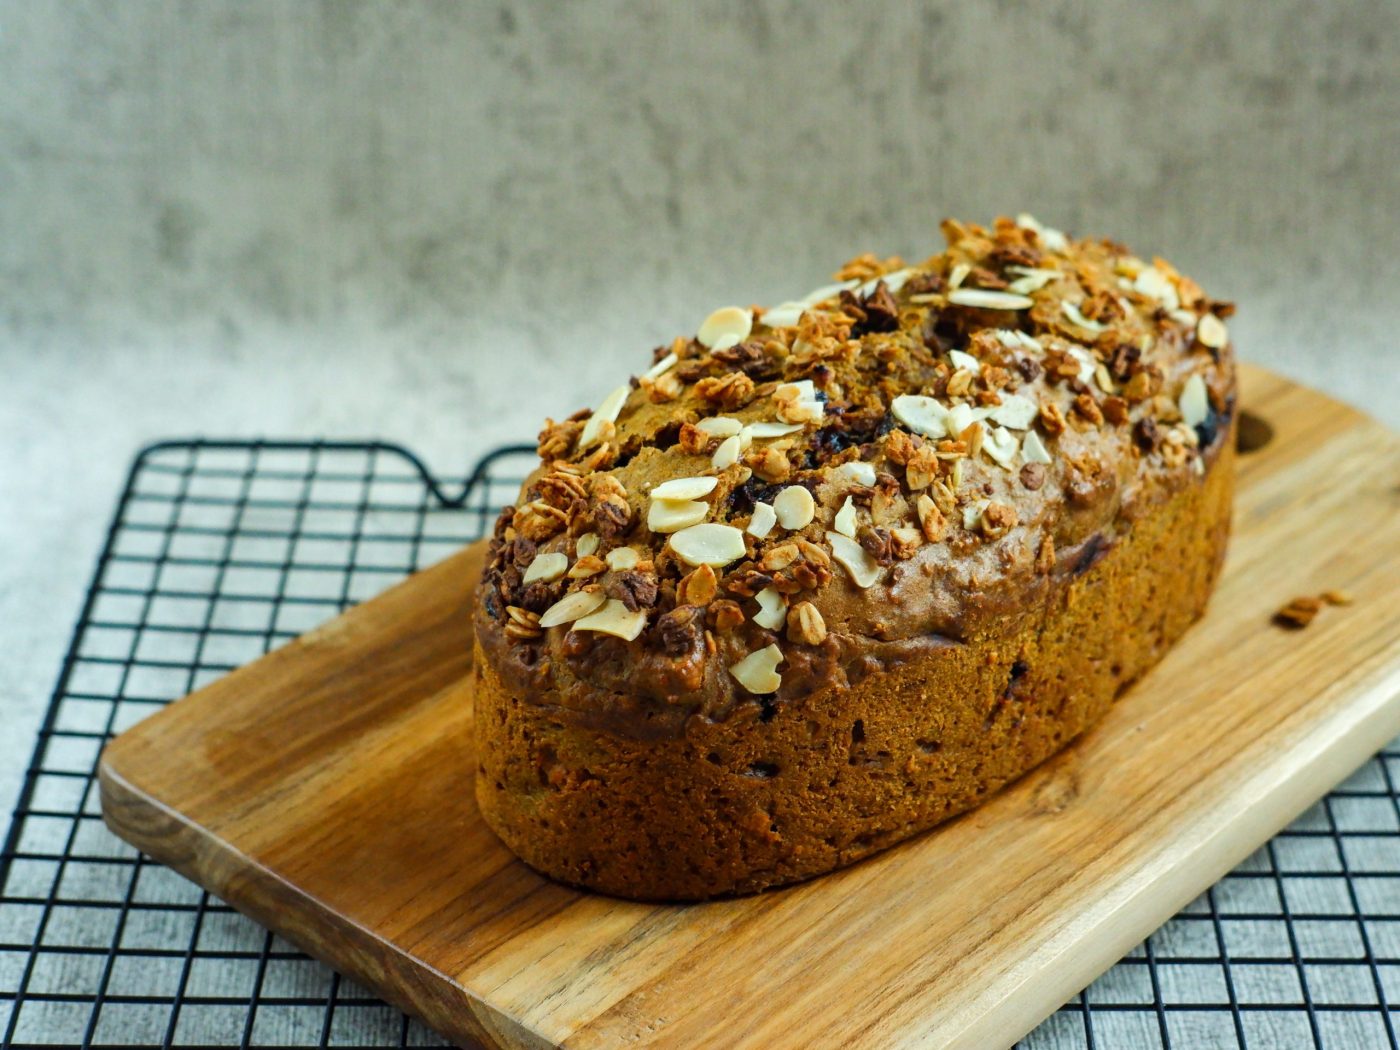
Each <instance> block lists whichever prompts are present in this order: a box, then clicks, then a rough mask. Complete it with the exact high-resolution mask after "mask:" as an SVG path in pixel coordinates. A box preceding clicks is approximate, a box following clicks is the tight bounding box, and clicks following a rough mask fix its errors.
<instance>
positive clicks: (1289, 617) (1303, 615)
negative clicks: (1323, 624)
mask: <svg viewBox="0 0 1400 1050" xmlns="http://www.w3.org/2000/svg"><path fill="white" fill-rule="evenodd" d="M1350 604H1351V595H1349V594H1347V593H1346V592H1345V591H1323V592H1322V593H1321V594H1320V595H1318V596H1317V597H1316V598H1312V597H1309V596H1307V595H1302V596H1300V597H1297V598H1294V599H1293V600H1292V601H1290V602H1289V603H1288V604H1287V605H1285V606H1284V607H1283V608H1282V609H1280V610H1279V611H1278V612H1276V613H1274V623H1276V624H1278V625H1279V626H1280V627H1287V628H1289V629H1290V630H1295V631H1297V630H1302V629H1303V628H1304V627H1306V626H1307V625H1308V624H1310V623H1312V622H1313V618H1314V617H1316V616H1317V614H1318V613H1320V612H1321V611H1322V607H1323V606H1324V605H1350Z"/></svg>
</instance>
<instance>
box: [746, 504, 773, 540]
mask: <svg viewBox="0 0 1400 1050" xmlns="http://www.w3.org/2000/svg"><path fill="white" fill-rule="evenodd" d="M777 522H778V513H777V511H775V510H774V509H773V506H772V504H769V503H764V502H762V501H761V500H759V501H756V502H755V503H754V505H753V517H752V518H750V519H749V527H748V528H747V529H745V530H744V531H745V532H747V533H748V534H749V535H750V536H753V537H754V538H755V539H760V540H761V539H763V538H764V537H765V536H767V535H768V534H769V533H770V532H772V531H773V526H774V525H776V524H777Z"/></svg>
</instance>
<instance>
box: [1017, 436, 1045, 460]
mask: <svg viewBox="0 0 1400 1050" xmlns="http://www.w3.org/2000/svg"><path fill="white" fill-rule="evenodd" d="M1021 457H1022V458H1023V459H1024V460H1025V461H1026V462H1027V463H1049V462H1051V459H1050V450H1049V449H1047V448H1046V447H1045V442H1043V441H1041V440H1040V435H1039V434H1037V433H1036V432H1035V431H1034V430H1030V431H1027V432H1026V436H1025V437H1024V438H1022V439H1021Z"/></svg>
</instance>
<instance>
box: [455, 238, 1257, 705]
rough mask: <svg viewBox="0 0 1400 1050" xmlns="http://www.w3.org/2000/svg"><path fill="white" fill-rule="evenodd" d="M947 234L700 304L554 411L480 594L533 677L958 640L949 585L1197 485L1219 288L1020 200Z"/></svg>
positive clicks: (1219, 388)
mask: <svg viewBox="0 0 1400 1050" xmlns="http://www.w3.org/2000/svg"><path fill="white" fill-rule="evenodd" d="M944 232H945V235H946V236H947V238H948V241H949V246H948V250H947V251H946V252H944V253H942V254H940V255H937V256H934V257H932V258H930V259H928V260H926V261H924V262H922V263H915V264H913V265H906V264H905V263H904V262H903V261H901V260H898V259H882V258H878V257H876V256H873V255H866V256H860V257H857V258H856V259H853V260H851V262H850V263H848V264H847V265H846V266H845V267H843V268H842V270H841V271H840V272H839V273H838V275H837V278H838V279H837V281H836V282H834V283H832V284H828V285H825V286H823V287H820V288H816V289H814V290H813V291H811V292H809V293H808V294H807V295H805V296H800V297H796V298H793V299H791V300H788V301H786V302H783V303H779V304H777V305H776V306H773V307H770V308H768V309H767V310H757V309H756V308H755V309H749V308H744V307H737V306H734V307H724V308H722V309H720V310H716V311H715V312H714V313H713V314H711V315H710V316H709V317H707V318H706V319H705V321H704V322H703V323H702V324H701V325H700V326H699V329H698V330H697V332H696V334H695V335H694V337H690V336H683V337H680V338H678V339H676V340H675V341H673V342H671V343H670V344H666V345H662V346H660V347H657V348H656V349H655V350H654V351H653V353H652V354H651V356H650V362H651V363H650V365H649V367H648V368H647V369H646V370H645V371H644V372H642V373H641V374H640V375H639V376H638V377H637V378H636V379H635V380H633V381H632V382H631V383H630V384H628V385H626V386H622V387H619V388H617V389H616V390H613V391H612V392H611V393H609V394H608V395H607V397H605V398H603V399H602V401H601V402H600V403H599V404H598V406H597V408H596V409H595V410H594V411H592V412H590V411H588V410H583V411H580V412H578V413H575V414H574V415H573V416H571V417H570V418H568V419H565V420H562V421H559V422H555V421H553V420H550V421H547V422H546V425H545V427H544V429H543V430H542V431H541V433H540V435H539V440H538V450H539V453H540V457H541V465H540V467H539V469H538V470H537V471H536V472H535V473H534V474H533V475H532V476H531V477H530V478H529V479H528V480H527V481H526V483H525V486H524V488H523V490H522V492H521V495H520V499H519V500H518V502H517V503H516V505H515V506H513V507H510V508H507V510H506V511H505V512H504V513H503V514H502V515H501V517H500V519H499V520H498V522H497V524H496V528H495V533H494V539H493V547H492V560H491V562H490V565H489V567H488V570H487V578H486V584H485V586H486V587H487V595H488V596H487V599H486V600H485V601H484V602H483V609H484V610H485V611H484V613H483V615H486V616H487V618H488V619H489V620H490V621H491V622H493V623H494V624H496V625H497V630H498V632H499V634H501V635H504V636H505V637H506V638H509V639H510V640H511V644H512V645H518V647H519V649H520V651H521V653H522V654H528V653H531V652H533V653H534V654H535V655H533V656H529V657H528V658H529V659H530V660H533V661H538V663H537V664H535V663H532V664H531V665H530V666H532V667H536V668H537V669H538V673H541V674H543V673H553V672H547V671H546V670H545V669H547V668H549V667H551V666H554V667H564V666H565V665H567V666H568V668H569V671H568V672H567V673H569V674H572V675H574V676H575V677H576V678H578V679H579V680H580V681H582V682H590V681H593V680H594V679H593V678H592V677H591V676H593V675H594V674H595V671H594V668H596V666H597V665H598V661H600V660H603V659H604V657H605V656H606V654H608V653H617V652H620V650H621V648H622V647H624V646H625V647H628V651H629V652H631V653H632V654H633V657H634V658H635V659H641V658H642V657H643V656H644V655H645V654H648V653H650V654H654V655H655V656H657V657H658V658H660V657H661V656H663V655H664V656H665V658H666V659H667V660H668V661H670V662H669V663H668V664H667V668H668V669H660V668H659V667H658V669H656V670H655V671H654V672H648V674H650V675H651V677H650V678H646V676H645V675H643V676H642V677H643V678H645V681H639V682H638V683H637V686H636V687H637V688H639V689H642V690H643V691H644V692H645V691H648V690H650V692H648V695H652V694H653V693H656V694H657V695H660V694H662V693H664V694H665V695H666V696H668V697H672V698H673V699H671V700H668V701H667V702H675V703H682V702H685V701H684V700H683V697H685V696H689V695H693V694H694V693H695V691H697V690H701V688H702V683H703V682H705V681H713V680H714V677H713V676H712V677H710V678H708V679H707V678H706V674H707V673H708V672H707V671H706V668H707V667H711V666H713V667H717V668H719V669H720V673H719V675H718V679H719V680H720V681H721V682H728V681H733V682H735V683H738V684H736V685H734V686H733V688H734V689H735V690H739V691H742V692H743V693H744V694H745V695H747V694H754V693H756V694H757V695H759V696H764V695H767V693H770V692H773V691H776V690H778V689H779V688H780V686H779V685H778V684H773V683H772V681H770V680H769V678H768V677H767V676H768V675H769V674H770V673H771V678H772V679H773V680H777V682H779V683H780V682H781V676H779V675H778V674H777V667H778V665H779V664H780V663H781V662H782V655H781V652H780V651H778V650H777V649H776V647H770V646H768V642H770V641H771V640H772V638H773V632H777V633H778V634H780V635H783V636H784V637H785V638H786V639H787V640H788V642H790V643H792V644H794V645H799V646H804V647H812V646H825V647H826V648H827V649H828V650H831V648H832V646H831V640H832V639H833V638H834V639H836V641H837V643H838V647H839V646H843V645H845V644H846V642H845V641H844V640H843V639H845V638H848V637H851V636H871V637H878V638H889V639H895V640H902V639H913V638H923V637H927V636H930V635H935V634H942V635H948V636H952V637H957V636H958V634H959V632H960V630H962V627H961V621H960V619H959V617H961V616H965V615H971V616H976V615H981V613H979V611H978V610H977V608H975V607H974V606H973V605H971V604H970V603H969V601H968V599H967V598H966V597H965V595H967V594H969V593H985V594H989V595H990V594H994V593H997V592H996V588H997V587H1009V586H1010V584H1009V582H1008V581H1010V580H1011V579H1012V578H1014V577H1016V575H1017V574H1020V573H1048V572H1050V571H1051V570H1052V569H1053V568H1054V566H1055V556H1054V553H1053V552H1054V549H1055V547H1056V546H1059V547H1061V549H1062V550H1068V549H1072V548H1074V547H1076V546H1077V545H1079V544H1081V543H1083V542H1084V540H1085V537H1086V536H1087V535H1089V534H1090V532H1093V531H1095V530H1097V531H1099V532H1102V533H1104V535H1105V536H1106V537H1107V539H1108V540H1109V541H1111V540H1112V539H1113V530H1114V529H1115V528H1116V527H1118V526H1117V520H1118V515H1119V513H1120V511H1119V508H1120V507H1125V508H1130V507H1131V501H1133V500H1135V499H1152V498H1157V494H1158V493H1161V492H1170V491H1174V490H1175V489H1177V488H1179V487H1181V486H1184V485H1188V484H1197V483H1199V482H1198V481H1197V479H1198V478H1199V476H1200V475H1201V474H1202V473H1204V471H1205V470H1206V469H1208V467H1209V466H1210V464H1211V463H1212V462H1213V461H1214V458H1215V457H1216V455H1218V453H1219V451H1220V449H1221V447H1222V445H1223V441H1224V439H1223V438H1222V434H1225V435H1228V434H1229V433H1230V425H1231V422H1232V420H1231V415H1232V412H1233V404H1232V402H1231V401H1230V399H1229V395H1228V393H1223V392H1226V391H1228V390H1229V389H1230V386H1229V383H1228V381H1227V380H1225V379H1224V377H1225V376H1226V375H1227V374H1228V370H1229V369H1230V368H1231V367H1232V358H1231V352H1230V345H1229V333H1228V330H1227V328H1226V325H1225V319H1226V318H1228V317H1229V316H1231V312H1232V309H1231V307H1230V305H1229V304H1228V303H1222V302H1218V301H1212V300H1210V299H1208V298H1206V296H1205V295H1204V293H1203V292H1202V291H1201V289H1200V288H1199V287H1198V286H1196V285H1195V284H1194V283H1193V282H1191V281H1190V280H1189V279H1188V278H1185V277H1183V276H1181V275H1180V274H1178V273H1177V272H1176V271H1175V270H1174V269H1173V268H1172V267H1171V266H1170V265H1169V264H1167V263H1165V262H1163V261H1161V260H1156V261H1153V262H1144V261H1142V260H1141V259H1138V258H1136V257H1133V256H1130V255H1128V254H1127V253H1126V252H1125V251H1124V249H1122V248H1121V247H1119V246H1117V245H1115V244H1113V243H1112V242H1108V241H1088V240H1085V241H1071V240H1070V239H1069V238H1068V237H1066V236H1065V235H1064V234H1063V233H1061V232H1060V231H1058V230H1054V229H1052V228H1050V227H1047V226H1044V225H1043V224H1041V223H1039V222H1038V221H1036V220H1035V219H1033V218H1032V217H1030V216H1024V215H1023V216H1019V217H1017V219H1015V220H1010V219H1003V220H998V222H997V223H996V224H995V225H994V226H993V227H992V228H990V229H988V228H983V227H980V226H976V225H972V224H962V223H955V222H949V223H947V224H945V226H944ZM1207 351H1209V352H1208V353H1207ZM634 389H635V390H636V391H637V393H636V396H633V395H632V391H633V390H634ZM1123 513H1124V514H1128V513H1130V510H1125V511H1124V512H1123ZM960 526H961V527H960ZM1052 535H1053V537H1054V541H1053V543H1052V542H1050V540H1049V537H1050V536H1052ZM1047 552H1048V553H1047ZM988 588H990V590H988ZM867 592H871V593H872V596H870V597H863V595H864V594H866V593H867ZM996 600H999V599H995V598H993V597H987V598H986V599H985V601H986V602H987V603H988V605H987V607H988V608H990V607H991V605H992V604H994V602H995V601H996ZM1012 614H1014V610H1012V612H1010V613H1008V615H1012ZM567 625H573V626H572V629H570V630H567V631H561V632H551V631H550V628H552V627H559V626H567ZM541 647H544V648H545V649H547V650H548V653H547V657H548V658H547V659H546V658H544V657H545V654H544V653H543V652H542V649H541ZM769 648H772V649H773V652H772V654H771V655H763V654H767V653H768V651H769ZM600 654H601V655H600ZM794 656H795V657H796V656H797V654H796V653H794ZM521 658H522V660H523V659H526V657H525V656H523V655H522V657H521ZM609 659H610V657H609ZM802 659H804V660H805V659H807V656H806V655H804V656H803V657H802ZM711 660H713V661H715V662H714V663H713V664H711V663H710V662H709V661H711ZM745 661H754V662H751V663H748V664H746V663H745ZM738 667H748V668H751V669H752V676H751V677H753V678H754V681H755V682H758V681H759V680H760V679H761V683H760V684H761V685H762V686H763V688H759V689H755V688H751V687H750V686H749V684H748V683H745V682H744V681H743V679H742V678H740V676H739V675H738V674H737V673H736V674H734V675H729V676H726V675H725V674H723V669H725V668H738ZM559 673H564V672H559ZM744 673H745V675H749V671H745V672H744ZM807 674H808V672H807V671H806V670H805V665H804V670H803V671H802V674H801V675H797V674H794V675H793V679H792V680H793V681H794V682H796V681H803V680H805V679H804V676H807ZM648 683H650V684H648ZM809 684H810V683H809ZM706 688H708V687H706ZM793 688H797V687H796V686H793ZM687 690H688V691H689V692H687Z"/></svg>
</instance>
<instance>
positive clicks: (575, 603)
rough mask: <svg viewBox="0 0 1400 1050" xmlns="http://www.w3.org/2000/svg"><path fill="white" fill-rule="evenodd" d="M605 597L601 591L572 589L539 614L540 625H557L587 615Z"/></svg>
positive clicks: (600, 603)
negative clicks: (572, 590)
mask: <svg viewBox="0 0 1400 1050" xmlns="http://www.w3.org/2000/svg"><path fill="white" fill-rule="evenodd" d="M606 600H607V599H606V598H605V597H604V595H603V592H602V591H574V592H573V593H571V594H566V595H564V597H562V598H560V599H559V600H558V601H557V602H555V603H554V604H553V605H551V606H550V607H549V608H548V609H546V610H545V611H544V612H543V613H541V614H540V626H541V627H558V626H559V625H560V624H565V623H573V622H574V621H575V620H577V619H578V618H579V617H580V616H587V615H588V614H589V613H591V612H593V611H594V610H595V609H597V608H598V607H599V606H601V605H602V604H603V602H605V601H606Z"/></svg>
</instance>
